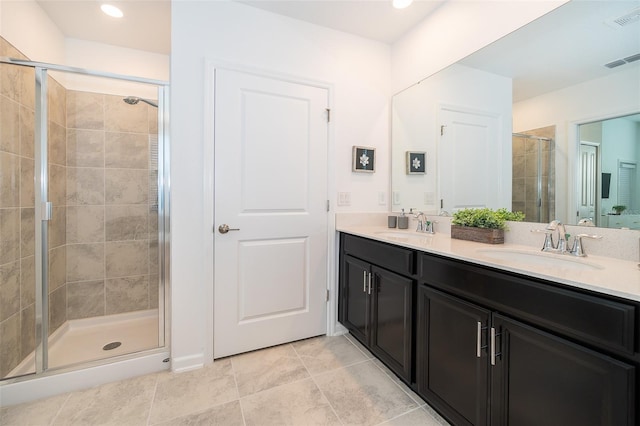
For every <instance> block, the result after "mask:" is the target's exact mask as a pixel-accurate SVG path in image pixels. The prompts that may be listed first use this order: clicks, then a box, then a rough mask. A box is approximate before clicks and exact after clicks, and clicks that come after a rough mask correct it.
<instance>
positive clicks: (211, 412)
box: [158, 401, 244, 426]
mask: <svg viewBox="0 0 640 426" xmlns="http://www.w3.org/2000/svg"><path fill="white" fill-rule="evenodd" d="M199 425H207V426H216V425H220V426H244V420H243V417H242V410H241V409H240V401H231V402H228V403H226V404H222V405H218V406H215V407H213V408H209V409H208V410H206V411H203V412H201V413H196V414H190V415H188V416H184V417H179V418H177V419H173V420H169V421H167V422H164V423H159V424H158V426H199Z"/></svg>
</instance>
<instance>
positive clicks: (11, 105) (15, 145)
mask: <svg viewBox="0 0 640 426" xmlns="http://www.w3.org/2000/svg"><path fill="white" fill-rule="evenodd" d="M0 151H5V152H11V153H13V154H19V153H20V105H19V104H18V103H17V102H14V101H12V100H11V99H9V98H6V97H4V96H0Z"/></svg>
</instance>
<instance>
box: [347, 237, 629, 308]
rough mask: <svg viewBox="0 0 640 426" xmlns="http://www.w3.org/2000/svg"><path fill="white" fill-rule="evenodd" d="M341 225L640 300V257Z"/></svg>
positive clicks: (414, 246) (393, 241)
mask: <svg viewBox="0 0 640 426" xmlns="http://www.w3.org/2000/svg"><path fill="white" fill-rule="evenodd" d="M337 231H339V232H345V233H347V234H352V235H359V236H361V237H366V238H370V239H373V240H377V241H383V242H386V243H391V244H395V245H398V246H402V247H407V248H411V249H416V250H420V251H423V252H426V253H434V254H439V255H443V256H447V257H450V258H453V259H459V260H464V261H467V262H471V263H475V264H478V265H484V266H490V267H494V268H498V269H502V270H505V271H511V272H515V273H519V274H522V275H527V276H531V277H537V278H541V279H545V280H548V281H554V282H558V283H561V284H566V285H568V286H572V287H577V288H582V289H587V290H592V291H596V292H599V293H603V294H608V295H613V296H618V297H623V298H625V299H630V300H635V301H640V268H639V266H638V263H637V262H632V261H628V260H619V259H614V258H610V257H603V256H591V255H588V256H587V257H584V258H580V257H575V256H570V255H561V254H557V253H543V252H541V251H540V250H539V249H536V248H533V247H531V246H525V245H518V244H482V243H476V242H472V241H464V240H457V239H453V238H451V237H450V236H449V235H447V234H445V233H440V234H438V233H436V234H435V235H429V234H422V233H417V232H415V231H413V230H398V229H389V228H386V227H382V226H350V225H345V226H338V227H337ZM558 258H560V259H558Z"/></svg>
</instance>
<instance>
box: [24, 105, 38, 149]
mask: <svg viewBox="0 0 640 426" xmlns="http://www.w3.org/2000/svg"><path fill="white" fill-rule="evenodd" d="M34 139H35V117H34V112H33V111H32V110H30V109H27V108H25V107H20V155H22V156H23V157H29V158H33V157H34V154H33V153H34V152H35V148H34V144H35V142H34Z"/></svg>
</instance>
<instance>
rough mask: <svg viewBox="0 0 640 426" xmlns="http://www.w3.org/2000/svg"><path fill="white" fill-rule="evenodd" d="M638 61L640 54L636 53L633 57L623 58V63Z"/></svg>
mask: <svg viewBox="0 0 640 426" xmlns="http://www.w3.org/2000/svg"><path fill="white" fill-rule="evenodd" d="M638 59H640V53H636V54H635V55H631V56H627V57H626V58H624V61H625V62H627V63H628V62H634V61H637V60H638Z"/></svg>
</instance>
